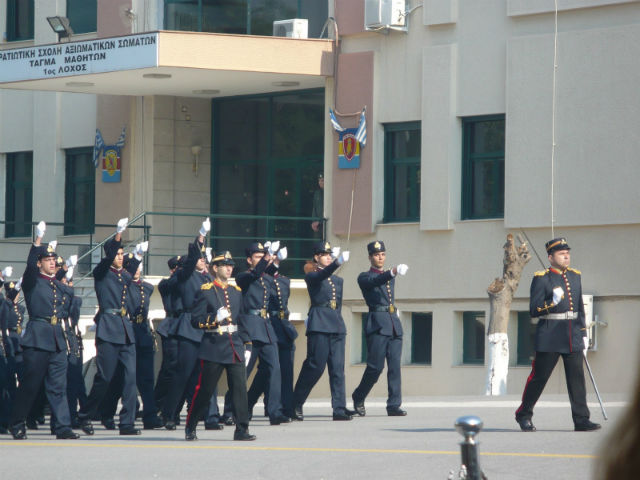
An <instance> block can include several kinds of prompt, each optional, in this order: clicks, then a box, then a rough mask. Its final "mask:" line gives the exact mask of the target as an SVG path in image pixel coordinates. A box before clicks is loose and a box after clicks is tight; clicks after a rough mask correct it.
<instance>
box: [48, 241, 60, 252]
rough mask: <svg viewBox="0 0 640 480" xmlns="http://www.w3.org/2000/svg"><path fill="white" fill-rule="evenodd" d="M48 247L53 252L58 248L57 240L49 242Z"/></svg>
mask: <svg viewBox="0 0 640 480" xmlns="http://www.w3.org/2000/svg"><path fill="white" fill-rule="evenodd" d="M49 246H50V247H51V248H52V249H53V250H55V249H56V247H57V246H58V241H57V240H52V241H50V242H49Z"/></svg>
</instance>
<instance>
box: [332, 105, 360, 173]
mask: <svg viewBox="0 0 640 480" xmlns="http://www.w3.org/2000/svg"><path fill="white" fill-rule="evenodd" d="M366 110H367V109H366V107H365V108H363V109H362V112H361V113H360V123H359V125H358V127H357V128H344V127H343V126H342V125H340V122H338V119H337V118H336V116H335V113H334V112H333V110H331V109H329V118H330V120H331V125H332V126H333V128H334V130H336V131H337V132H338V168H340V169H349V168H360V149H361V148H362V147H364V146H365V145H366V144H367V120H366V118H365V113H366Z"/></svg>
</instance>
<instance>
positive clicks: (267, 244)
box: [262, 240, 271, 249]
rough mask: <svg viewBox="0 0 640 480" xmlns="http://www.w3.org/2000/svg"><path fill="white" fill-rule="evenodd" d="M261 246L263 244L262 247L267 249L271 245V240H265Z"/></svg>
mask: <svg viewBox="0 0 640 480" xmlns="http://www.w3.org/2000/svg"><path fill="white" fill-rule="evenodd" d="M262 246H263V247H264V248H266V249H268V248H269V247H270V246H271V240H267V241H266V242H264V243H263V244H262Z"/></svg>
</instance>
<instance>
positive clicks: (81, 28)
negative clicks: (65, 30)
mask: <svg viewBox="0 0 640 480" xmlns="http://www.w3.org/2000/svg"><path fill="white" fill-rule="evenodd" d="M67 18H68V19H69V25H71V28H72V29H73V33H89V32H95V31H97V29H98V27H97V23H98V1H97V0H67Z"/></svg>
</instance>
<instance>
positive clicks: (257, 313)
mask: <svg viewBox="0 0 640 480" xmlns="http://www.w3.org/2000/svg"><path fill="white" fill-rule="evenodd" d="M247 315H255V316H257V317H262V318H267V309H266V308H261V309H260V310H256V309H251V310H247Z"/></svg>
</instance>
